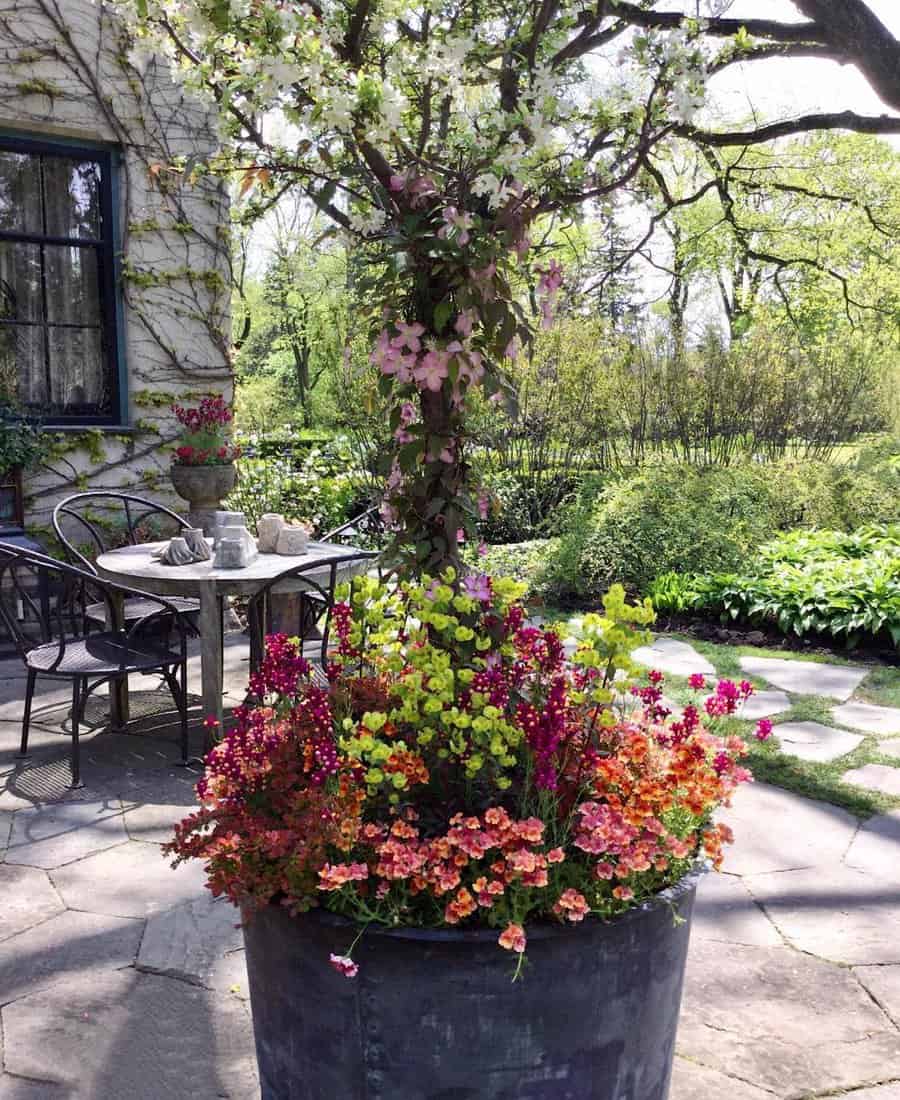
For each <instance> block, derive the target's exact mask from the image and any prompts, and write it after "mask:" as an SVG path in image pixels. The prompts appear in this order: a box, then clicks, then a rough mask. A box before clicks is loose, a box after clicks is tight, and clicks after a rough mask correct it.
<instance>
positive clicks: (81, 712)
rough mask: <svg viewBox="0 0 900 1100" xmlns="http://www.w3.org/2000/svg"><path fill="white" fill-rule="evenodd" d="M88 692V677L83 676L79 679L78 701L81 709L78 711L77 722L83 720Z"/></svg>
mask: <svg viewBox="0 0 900 1100" xmlns="http://www.w3.org/2000/svg"><path fill="white" fill-rule="evenodd" d="M88 694H89V692H88V678H87V676H83V677H82V679H81V692H80V695H79V703H80V706H81V709H80V710H79V712H78V720H79V722H83V721H84V712H85V710H86V708H87V701H88Z"/></svg>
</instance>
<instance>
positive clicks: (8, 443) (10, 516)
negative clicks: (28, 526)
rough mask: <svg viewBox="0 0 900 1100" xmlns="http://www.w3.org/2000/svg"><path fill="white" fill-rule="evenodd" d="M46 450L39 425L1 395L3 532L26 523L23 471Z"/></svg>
mask: <svg viewBox="0 0 900 1100" xmlns="http://www.w3.org/2000/svg"><path fill="white" fill-rule="evenodd" d="M43 452H44V438H43V436H42V435H41V432H40V430H39V428H38V427H37V426H36V425H35V424H33V423H32V422H31V421H29V420H27V419H25V418H24V417H23V416H22V415H21V414H20V413H19V412H18V411H17V410H16V408H15V407H14V406H13V404H12V403H11V402H10V401H9V400H8V399H5V398H4V397H3V396H2V395H0V531H2V530H6V531H9V530H16V531H21V530H22V526H23V524H24V519H25V517H24V501H23V488H22V471H23V470H24V469H26V468H27V467H28V466H31V465H33V464H34V463H35V462H37V461H38V460H39V459H40V457H41V455H42V454H43Z"/></svg>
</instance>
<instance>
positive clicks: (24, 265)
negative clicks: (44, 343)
mask: <svg viewBox="0 0 900 1100" xmlns="http://www.w3.org/2000/svg"><path fill="white" fill-rule="evenodd" d="M41 301H42V299H41V250H40V248H39V246H38V245H36V244H12V243H11V242H8V241H0V320H5V321H38V322H39V321H40V320H41V319H42V311H41Z"/></svg>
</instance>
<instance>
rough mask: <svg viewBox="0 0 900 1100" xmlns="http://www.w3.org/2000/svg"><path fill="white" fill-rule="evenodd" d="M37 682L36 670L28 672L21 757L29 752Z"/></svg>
mask: <svg viewBox="0 0 900 1100" xmlns="http://www.w3.org/2000/svg"><path fill="white" fill-rule="evenodd" d="M35 680H37V673H36V672H35V671H34V669H31V668H30V669H29V670H28V680H27V682H26V684H25V713H24V714H23V715H22V744H21V745H20V746H19V753H20V755H21V756H25V754H26V753H27V752H28V729H29V726H30V725H31V703H32V700H33V699H34V683H35Z"/></svg>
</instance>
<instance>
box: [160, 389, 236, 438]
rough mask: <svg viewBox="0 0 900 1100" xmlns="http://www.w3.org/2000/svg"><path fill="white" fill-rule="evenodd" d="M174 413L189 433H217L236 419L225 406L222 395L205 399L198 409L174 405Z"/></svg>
mask: <svg viewBox="0 0 900 1100" xmlns="http://www.w3.org/2000/svg"><path fill="white" fill-rule="evenodd" d="M172 412H173V413H175V418H176V419H177V421H178V423H179V424H182V425H183V426H184V427H185V428H186V429H187V430H188V431H189V432H216V431H220V430H221V429H222V428H224V426H225V425H226V424H230V423H231V421H232V419H233V418H234V414H233V413H232V411H231V409H230V408H229V407H228V406H227V405H226V404H225V398H224V397H222V395H221V394H216V396H215V397H204V398H203V400H202V401H201V402H200V404H199V406H198V407H197V408H196V409H187V408H185V407H184V406H183V405H173V406H172Z"/></svg>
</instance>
